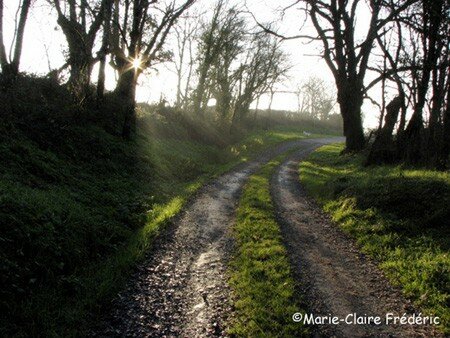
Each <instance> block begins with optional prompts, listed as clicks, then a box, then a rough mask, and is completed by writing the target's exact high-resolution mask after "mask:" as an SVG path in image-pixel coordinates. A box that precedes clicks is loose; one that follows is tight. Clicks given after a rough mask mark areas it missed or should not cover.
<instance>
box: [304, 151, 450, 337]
mask: <svg viewBox="0 0 450 338" xmlns="http://www.w3.org/2000/svg"><path fill="white" fill-rule="evenodd" d="M342 149H343V146H342V145H338V144H335V145H328V146H324V147H321V148H320V149H318V150H317V151H316V152H314V153H313V154H312V155H311V156H310V157H309V158H308V159H307V160H306V161H304V162H302V164H301V166H300V180H301V182H302V183H303V184H304V185H305V187H306V188H307V190H308V192H309V193H310V194H311V195H312V196H314V197H315V198H316V199H317V200H318V201H319V202H320V204H321V205H322V206H323V208H324V210H325V211H326V212H328V213H330V215H331V216H332V218H333V220H334V221H336V222H337V223H338V224H339V225H340V226H341V227H342V229H344V231H346V232H347V233H349V234H351V235H352V236H353V237H354V238H355V239H356V240H357V242H358V244H359V245H360V246H361V248H362V250H363V251H364V252H365V253H368V254H369V255H371V256H372V257H374V258H375V259H376V260H377V261H378V262H379V264H380V267H381V269H382V270H383V271H384V272H385V273H386V276H387V277H388V278H389V280H390V281H391V282H392V283H393V284H394V285H398V286H400V287H401V288H402V290H403V292H404V294H405V296H407V297H408V298H410V299H411V300H413V301H414V303H415V304H416V305H417V306H418V307H419V308H420V309H421V310H422V311H423V312H425V313H427V314H430V315H436V316H439V317H440V318H441V320H442V323H443V324H442V325H441V327H442V329H443V330H444V331H445V332H446V333H447V334H449V333H450V256H449V248H450V227H449V225H450V207H449V206H450V174H449V172H436V171H431V170H417V169H411V168H403V167H401V166H379V167H363V165H362V164H363V160H364V158H363V155H355V156H351V155H343V156H339V153H340V152H341V150H342Z"/></svg>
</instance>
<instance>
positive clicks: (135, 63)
mask: <svg viewBox="0 0 450 338" xmlns="http://www.w3.org/2000/svg"><path fill="white" fill-rule="evenodd" d="M131 64H132V65H133V68H134V70H138V69H139V68H141V65H142V60H141V58H140V57H137V58H135V59H133V60H131Z"/></svg>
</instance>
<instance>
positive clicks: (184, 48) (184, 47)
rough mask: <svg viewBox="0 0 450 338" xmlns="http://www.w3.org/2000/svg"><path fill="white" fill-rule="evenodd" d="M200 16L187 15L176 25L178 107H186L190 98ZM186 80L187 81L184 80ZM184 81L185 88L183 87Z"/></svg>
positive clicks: (175, 61) (176, 102) (176, 103)
mask: <svg viewBox="0 0 450 338" xmlns="http://www.w3.org/2000/svg"><path fill="white" fill-rule="evenodd" d="M198 20H199V17H198V15H194V16H190V15H187V16H186V17H185V18H183V20H180V21H179V24H177V25H175V27H174V32H175V38H176V46H177V55H176V58H175V60H174V64H175V72H176V75H177V93H176V101H175V105H176V107H178V108H180V107H186V106H187V101H188V97H189V83H190V81H191V78H192V73H193V69H194V62H195V60H194V54H193V44H194V40H195V39H196V35H197V32H198V29H199V21H198ZM184 78H185V79H184ZM183 80H184V82H185V86H184V87H183Z"/></svg>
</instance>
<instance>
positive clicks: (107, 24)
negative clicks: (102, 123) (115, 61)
mask: <svg viewBox="0 0 450 338" xmlns="http://www.w3.org/2000/svg"><path fill="white" fill-rule="evenodd" d="M111 15H112V2H111V5H109V6H107V7H106V9H105V12H104V18H103V37H102V47H101V48H100V52H99V61H100V64H99V70H98V81H97V104H100V103H101V101H102V100H103V95H104V92H105V68H106V55H107V54H108V53H109V39H110V29H111Z"/></svg>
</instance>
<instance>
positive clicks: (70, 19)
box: [50, 0, 112, 102]
mask: <svg viewBox="0 0 450 338" xmlns="http://www.w3.org/2000/svg"><path fill="white" fill-rule="evenodd" d="M50 1H51V3H53V5H54V7H55V8H56V12H57V13H58V24H59V26H60V27H61V29H62V31H63V33H64V35H65V37H66V40H67V44H68V48H69V50H68V60H67V63H68V64H69V66H70V76H69V81H68V87H69V89H70V90H71V91H72V93H73V94H74V97H75V98H76V99H77V100H78V101H79V102H83V101H84V100H85V99H86V98H87V97H88V96H89V88H88V87H89V84H90V81H91V72H92V67H93V65H94V63H95V62H96V59H95V58H94V56H93V48H94V43H95V39H96V37H97V33H98V32H99V30H100V28H101V25H102V22H103V20H104V13H105V11H107V10H110V7H111V6H112V0H101V1H100V2H99V1H94V0H90V1H89V0H67V1H64V2H61V1H60V0H50Z"/></svg>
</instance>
